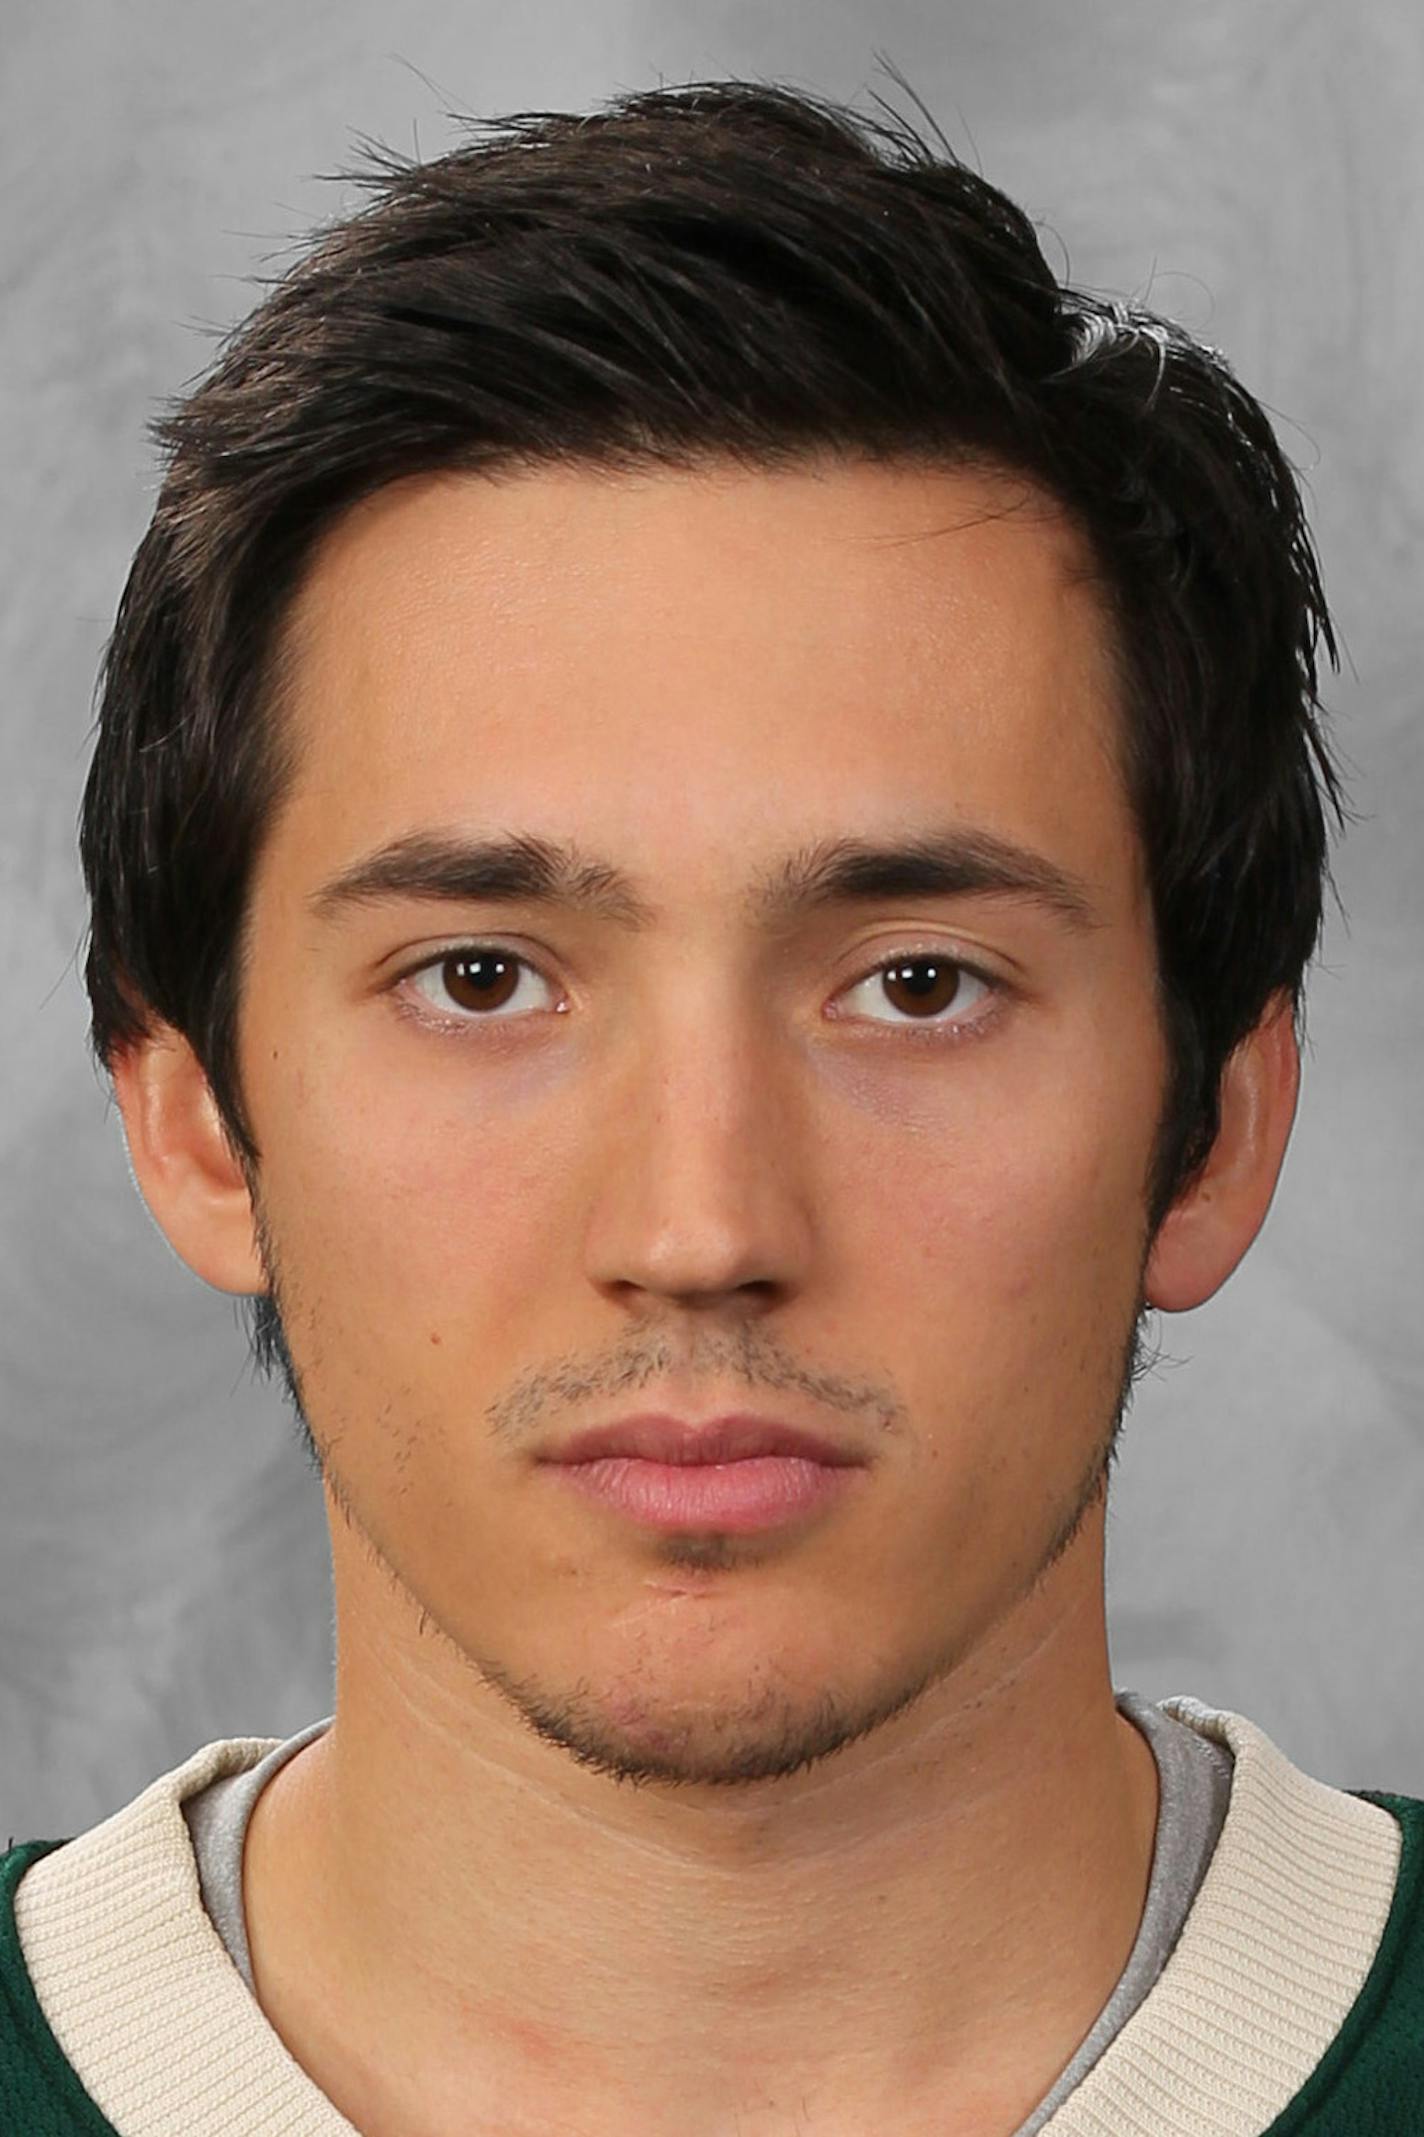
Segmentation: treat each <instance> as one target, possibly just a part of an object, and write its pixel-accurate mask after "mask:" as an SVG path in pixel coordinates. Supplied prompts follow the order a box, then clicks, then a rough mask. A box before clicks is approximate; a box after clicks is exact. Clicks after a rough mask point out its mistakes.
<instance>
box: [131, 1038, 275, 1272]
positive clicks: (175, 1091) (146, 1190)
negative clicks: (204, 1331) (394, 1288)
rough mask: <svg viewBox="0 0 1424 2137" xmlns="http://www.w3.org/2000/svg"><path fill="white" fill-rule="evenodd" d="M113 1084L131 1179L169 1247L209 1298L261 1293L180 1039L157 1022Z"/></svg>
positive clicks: (222, 1145) (208, 1109)
mask: <svg viewBox="0 0 1424 2137" xmlns="http://www.w3.org/2000/svg"><path fill="white" fill-rule="evenodd" d="M113 1077H114V1088H115V1092H116V1094H117V1096H118V1101H119V1109H120V1111H121V1112H122V1114H123V1117H124V1132H125V1134H126V1135H127V1137H128V1145H129V1157H130V1159H131V1161H132V1164H133V1169H134V1177H135V1179H136V1180H137V1181H138V1185H139V1189H140V1192H141V1193H142V1195H143V1199H144V1201H145V1202H146V1203H147V1204H148V1206H149V1209H150V1210H151V1211H152V1213H153V1216H154V1219H155V1221H156V1223H157V1224H158V1227H159V1230H160V1231H161V1232H162V1233H163V1234H164V1236H165V1237H166V1238H167V1240H168V1243H169V1245H170V1246H171V1247H172V1248H173V1250H174V1252H175V1253H176V1254H178V1255H180V1256H181V1258H182V1259H183V1260H184V1261H185V1262H186V1263H187V1264H188V1267H189V1268H190V1269H192V1270H194V1271H195V1272H196V1274H197V1275H199V1276H201V1277H202V1279H203V1281H204V1283H208V1284H212V1285H213V1286H214V1287H215V1288H216V1289H217V1290H219V1291H233V1292H243V1293H255V1292H265V1291H266V1290H267V1288H268V1282H267V1274H266V1271H265V1270H264V1268H263V1266H262V1259H261V1256H260V1255H259V1253H258V1251H257V1240H256V1230H255V1227H254V1224H253V1212H252V1201H251V1198H250V1196H249V1194H248V1191H247V1182H246V1180H245V1179H244V1177H243V1172H242V1166H241V1164H240V1163H239V1161H238V1158H237V1155H236V1153H235V1152H234V1151H233V1149H232V1147H231V1145H230V1144H229V1142H228V1139H227V1136H226V1134H225V1132H224V1130H223V1125H222V1120H221V1116H220V1115H219V1113H218V1109H217V1104H216V1102H215V1100H214V1098H213V1094H212V1091H211V1090H210V1089H209V1086H208V1079H207V1077H206V1076H205V1075H204V1073H203V1070H202V1068H201V1066H200V1064H199V1062H198V1057H197V1055H196V1054H195V1053H194V1051H193V1049H192V1047H191V1046H190V1045H189V1043H188V1041H187V1040H186V1039H185V1038H184V1037H183V1036H182V1034H181V1033H179V1032H176V1031H174V1030H173V1029H172V1028H171V1026H169V1025H166V1024H163V1025H159V1026H157V1027H156V1029H155V1030H154V1032H153V1033H152V1034H151V1035H150V1036H149V1037H147V1038H144V1039H140V1040H137V1041H136V1042H135V1043H134V1044H133V1045H132V1046H131V1047H130V1048H129V1049H128V1050H127V1051H126V1052H125V1053H124V1054H122V1055H121V1056H120V1057H118V1058H117V1059H116V1060H115V1062H114V1064H113Z"/></svg>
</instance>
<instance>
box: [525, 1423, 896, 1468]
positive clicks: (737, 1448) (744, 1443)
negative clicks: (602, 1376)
mask: <svg viewBox="0 0 1424 2137" xmlns="http://www.w3.org/2000/svg"><path fill="white" fill-rule="evenodd" d="M767 1455H785V1456H789V1457H791V1458H792V1459H793V1460H797V1461H802V1462H819V1463H821V1464H823V1465H824V1466H827V1467H829V1468H833V1469H844V1468H850V1467H853V1466H862V1467H863V1466H864V1458H863V1456H861V1455H858V1454H852V1453H850V1452H848V1451H847V1450H846V1449H845V1448H843V1447H837V1446H835V1445H834V1443H833V1442H832V1441H830V1440H825V1439H821V1438H819V1437H818V1436H817V1435H816V1434H815V1433H812V1432H803V1431H801V1430H800V1428H799V1427H798V1426H795V1425H779V1424H776V1423H775V1422H773V1420H772V1419H770V1418H765V1417H750V1416H742V1415H738V1416H728V1417H713V1418H708V1419H707V1420H706V1421H705V1422H704V1423H703V1424H700V1425H692V1424H688V1423H686V1422H685V1421H684V1420H683V1419H681V1418H677V1417H663V1416H658V1415H655V1414H652V1413H648V1414H645V1415H642V1416H638V1417H623V1418H619V1419H618V1420H617V1421H616V1422H615V1423H614V1424H611V1425H596V1426H594V1427H593V1428H592V1429H591V1430H590V1431H588V1432H580V1433H578V1434H577V1435H576V1436H575V1437H574V1438H573V1439H571V1440H569V1441H568V1442H567V1444H566V1445H564V1446H562V1447H560V1448H559V1449H558V1451H557V1452H556V1453H553V1454H547V1455H544V1456H542V1457H541V1459H542V1460H544V1461H547V1462H559V1463H579V1462H600V1461H605V1460H608V1459H610V1458H617V1457H623V1458H627V1459H633V1460H639V1461H644V1462H657V1463H665V1464H671V1465H674V1466H677V1467H681V1466H683V1465H686V1464H693V1463H704V1462H723V1463H725V1462H749V1461H755V1460H756V1459H757V1458H758V1457H761V1456H767Z"/></svg>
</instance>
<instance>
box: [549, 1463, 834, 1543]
mask: <svg viewBox="0 0 1424 2137" xmlns="http://www.w3.org/2000/svg"><path fill="white" fill-rule="evenodd" d="M549 1466H550V1467H552V1468H554V1469H556V1470H557V1471H558V1473H559V1475H560V1476H562V1477H564V1478H566V1479H567V1480H568V1482H569V1483H570V1484H571V1485H572V1486H573V1487H574V1490H575V1491H581V1492H584V1493H585V1494H586V1495H587V1496H588V1497H589V1498H592V1499H601V1500H602V1501H603V1503H604V1505H605V1506H613V1507H616V1508H617V1509H618V1511H619V1512H620V1513H624V1514H628V1515H631V1517H632V1518H633V1520H635V1521H641V1522H643V1523H644V1524H645V1526H647V1527H648V1528H656V1529H725V1530H729V1531H734V1532H736V1533H737V1534H744V1533H747V1532H749V1531H751V1530H754V1529H770V1528H776V1527H778V1526H780V1524H781V1523H783V1522H786V1521H795V1520H797V1519H799V1518H800V1517H802V1516H803V1515H806V1514H810V1513H814V1512H816V1511H817V1510H818V1509H819V1508H821V1507H823V1506H825V1505H827V1504H828V1503H829V1501H831V1500H832V1499H834V1498H836V1497H838V1496H839V1494H840V1493H841V1492H843V1491H844V1490H845V1488H846V1485H847V1483H848V1481H849V1479H850V1478H851V1477H852V1476H853V1475H855V1474H856V1472H857V1470H858V1469H859V1467H860V1465H859V1464H858V1463H850V1462H843V1463H834V1464H832V1463H829V1462H808V1461H803V1460H801V1459H799V1458H797V1457H793V1456H790V1455H784V1454H764V1455H754V1456H750V1457H748V1459H747V1460H745V1461H740V1462H647V1461H643V1460H642V1459H641V1458H639V1457H636V1456H623V1455H618V1456H608V1457H605V1458H604V1459H603V1460H601V1461H597V1462H556V1463H552V1464H550V1465H549Z"/></svg>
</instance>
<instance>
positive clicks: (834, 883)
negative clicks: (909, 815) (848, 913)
mask: <svg viewBox="0 0 1424 2137" xmlns="http://www.w3.org/2000/svg"><path fill="white" fill-rule="evenodd" d="M976 896H977V897H983V896H997V897H1012V898H1023V899H1027V900H1029V901H1030V902H1031V903H1033V904H1035V905H1039V906H1042V907H1044V908H1046V909H1047V910H1048V911H1049V912H1050V913H1051V914H1053V915H1054V916H1055V917H1056V918H1057V919H1059V920H1061V921H1063V922H1064V923H1065V924H1066V925H1067V926H1068V927H1070V928H1072V929H1073V930H1075V931H1077V932H1086V931H1087V930H1089V929H1091V928H1097V927H1102V926H1103V925H1104V924H1105V922H1104V919H1103V916H1102V915H1101V914H1100V913H1099V912H1098V910H1097V909H1096V907H1095V906H1094V904H1093V901H1092V898H1091V896H1090V894H1089V891H1088V887H1087V885H1086V884H1085V883H1084V882H1082V881H1081V880H1080V879H1079V878H1078V877H1077V876H1073V875H1070V874H1068V872H1067V871H1066V870H1064V869H1062V868H1059V867H1058V866H1057V865H1056V864H1055V863H1054V862H1052V861H1050V860H1048V859H1046V858H1045V856H1044V855H1042V854H1039V853H1033V852H1030V851H1029V849H1028V848H1027V847H1024V846H1018V845H1015V844H1013V843H1012V842H1011V841H1009V840H1007V839H1002V838H999V837H997V836H996V835H995V834H993V833H991V832H987V831H979V830H974V829H971V828H967V827H963V826H957V825H951V826H949V827H947V828H945V829H942V830H931V831H926V832H924V833H921V834H919V835H917V836H912V837H907V838H904V839H896V840H893V841H890V842H888V843H887V842H882V841H874V840H870V839H864V838H831V839H822V840H820V841H818V842H816V843H815V844H813V845H810V846H805V847H802V848H800V849H798V850H796V851H794V852H792V853H789V854H787V855H786V856H785V857H784V858H783V859H782V860H781V861H779V862H777V863H775V864H774V865H773V866H772V867H771V868H769V869H767V870H766V871H765V872H764V873H763V874H762V875H761V876H759V877H758V878H756V879H755V880H754V881H753V882H752V884H751V885H750V887H749V888H748V890H747V892H746V894H745V897H744V899H743V909H744V912H745V915H746V918H747V919H748V920H749V921H750V922H751V923H752V924H754V925H758V926H760V927H763V928H767V929H772V928H776V927H781V926H784V925H785V924H787V923H788V922H789V921H792V920H796V919H798V918H801V917H804V916H805V915H807V914H809V913H812V912H815V911H817V910H821V909H824V908H827V907H834V906H844V905H854V904H860V903H865V904H870V903H873V902H878V901H881V900H884V899H894V898H923V897H976ZM396 898H419V899H426V900H430V901H432V902H435V901H438V902H440V903H442V904H458V905H483V904H487V903H490V902H497V903H504V904H513V903H519V904H534V905H546V906H555V907H564V908H566V909H568V910H572V911H576V912H581V913H589V914H592V915H593V916H594V917H596V918H598V919H603V920H609V921H612V922H613V923H614V924H615V925H616V926H619V927H622V928H626V929H628V930H629V931H630V932H634V933H643V932H646V930H648V929H649V928H651V927H653V926H654V925H655V923H656V921H657V918H658V914H657V910H656V908H655V907H653V906H651V905H649V904H648V903H647V902H646V901H645V900H644V899H643V898H642V897H640V896H639V894H638V891H637V888H636V885H635V883H634V882H633V880H632V879H631V878H629V877H628V876H627V875H625V874H624V873H623V871H622V870H621V869H619V868H617V867H616V866H615V865H614V864H613V862H611V861H606V860H602V859H600V858H598V857H597V856H594V855H590V854H586V853H584V852H583V851H582V850H581V848H579V847H578V846H577V845H576V844H575V843H574V842H573V841H567V842H563V841H558V840H550V839H545V838H540V837H537V836H535V835H534V834H532V833H519V834H516V833H511V834H508V835H505V836H502V837H497V838H486V839H463V838H457V837H451V836H449V835H448V834H444V833H440V832H412V833H410V834H409V835H407V836H406V837H404V838H398V839H394V840H392V841H391V842H390V843H389V844H388V845H385V846H381V847H378V848H377V849H376V850H375V851H374V852H372V853H368V854H365V855H363V856H362V858H361V859H359V860H357V861H355V862H353V863H352V864H351V866H350V867H349V868H345V869H343V870H342V871H341V873H340V874H339V875H337V876H334V877H333V878H332V879H331V881H330V882H328V883H325V884H323V885H322V886H321V888H320V889H319V890H316V891H314V892H313V893H312V894H311V896H310V898H309V900H308V904H309V906H310V908H311V910H312V911H313V912H314V913H315V914H316V915H317V917H318V918H320V919H323V920H332V919H335V918H337V917H339V916H340V915H342V914H344V913H346V912H348V911H349V910H350V909H351V908H353V907H355V906H363V905H370V904H373V903H378V902H382V901H385V900H388V899H396Z"/></svg>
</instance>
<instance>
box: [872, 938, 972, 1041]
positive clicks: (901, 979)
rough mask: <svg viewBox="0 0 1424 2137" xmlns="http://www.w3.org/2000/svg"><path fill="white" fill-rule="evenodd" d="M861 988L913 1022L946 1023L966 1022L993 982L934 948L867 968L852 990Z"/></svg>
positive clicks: (874, 999)
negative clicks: (929, 951) (948, 1014)
mask: <svg viewBox="0 0 1424 2137" xmlns="http://www.w3.org/2000/svg"><path fill="white" fill-rule="evenodd" d="M862 989H863V990H865V991H866V992H867V994H868V997H869V999H870V1000H871V1002H872V1003H873V1002H874V1001H876V1000H877V999H878V1000H879V1001H881V1002H888V1003H889V1004H890V1006H891V1008H892V1009H895V1010H898V1011H899V1012H900V1017H901V1018H902V1019H904V1020H908V1021H909V1022H911V1023H916V1024H935V1023H937V1022H944V1023H946V1024H949V1025H958V1024H960V1023H967V1022H969V1021H970V1020H971V1016H972V1013H973V1012H974V1011H975V1010H976V1009H978V1007H979V1006H980V1003H981V1002H982V1001H984V1000H986V999H987V998H988V997H989V996H990V995H991V994H992V993H993V991H994V987H993V982H992V981H990V980H988V979H985V978H983V977H982V976H981V975H980V974H979V973H977V972H971V971H970V969H969V967H968V966H967V965H963V964H960V963H959V961H958V960H957V959H956V958H953V957H942V956H940V955H939V953H938V952H935V953H934V954H932V955H929V954H927V955H925V956H923V957H892V958H887V959H886V961H885V963H884V964H879V965H877V966H876V967H875V969H874V971H873V972H868V973H867V974H866V976H865V978H864V979H863V980H859V981H857V983H856V985H855V986H854V987H853V988H852V989H851V993H852V994H856V993H859V992H860V991H861V990H862ZM951 1009H953V1010H957V1011H959V1012H960V1014H959V1015H957V1016H955V1017H949V1016H947V1015H946V1012H947V1011H948V1010H951ZM895 1021H896V1020H895V1019H894V1018H884V1017H880V1018H872V1022H877V1023H886V1022H889V1023H893V1022H895Z"/></svg>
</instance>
